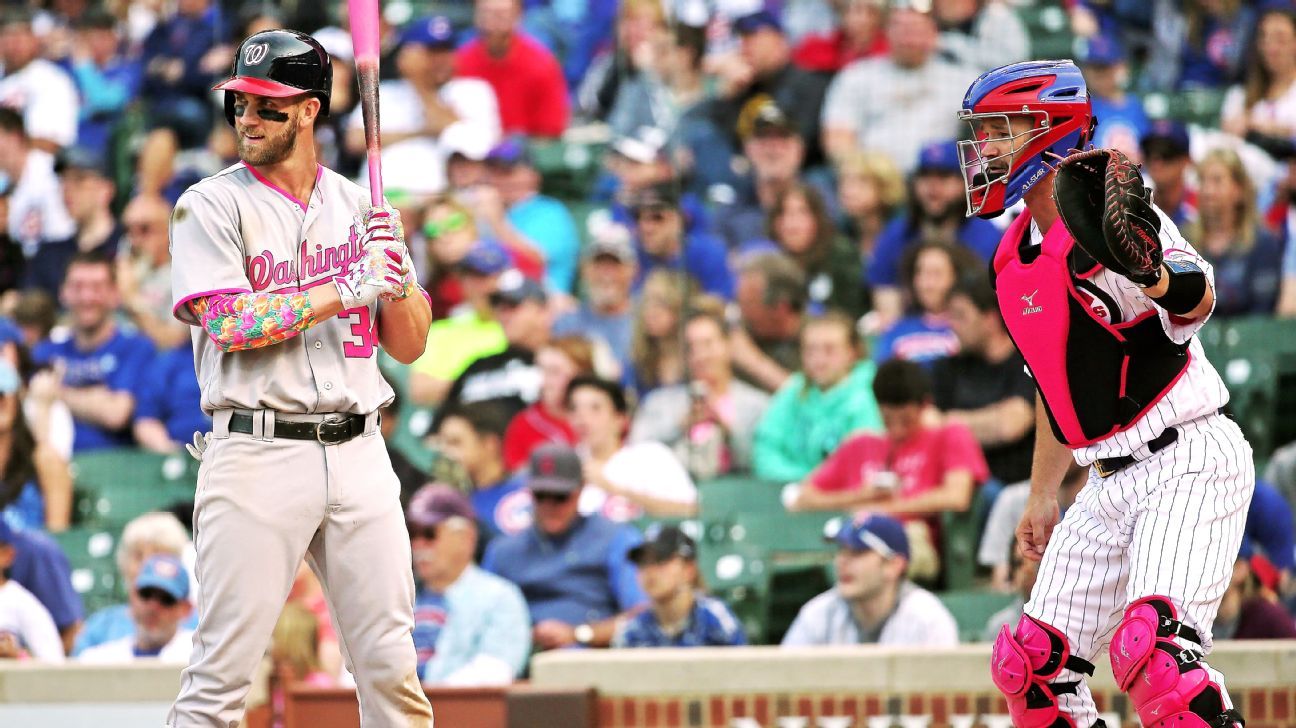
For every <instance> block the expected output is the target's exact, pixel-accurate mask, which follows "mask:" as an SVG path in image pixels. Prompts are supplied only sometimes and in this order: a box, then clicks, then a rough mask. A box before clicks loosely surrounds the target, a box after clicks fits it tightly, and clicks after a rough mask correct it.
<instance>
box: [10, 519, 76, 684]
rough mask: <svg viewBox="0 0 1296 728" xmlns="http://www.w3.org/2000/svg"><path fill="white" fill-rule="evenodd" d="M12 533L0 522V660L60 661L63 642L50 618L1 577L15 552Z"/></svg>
mask: <svg viewBox="0 0 1296 728" xmlns="http://www.w3.org/2000/svg"><path fill="white" fill-rule="evenodd" d="M12 539H13V530H12V529H10V527H9V525H8V524H7V523H5V521H4V520H3V519H0V659H5V658H17V657H20V656H22V655H23V654H24V653H25V654H26V655H28V656H30V657H32V658H34V659H37V660H43V661H46V662H62V661H63V640H62V638H60V637H59V631H58V627H56V626H54V618H53V617H51V616H50V613H49V611H48V610H47V609H45V607H44V605H42V604H41V603H40V600H38V599H37V598H36V597H35V596H33V595H32V593H31V592H29V591H27V590H26V589H25V588H23V585H22V584H19V583H18V582H16V581H10V580H9V578H8V577H6V576H5V573H6V571H8V569H9V567H10V566H13V562H14V556H15V554H16V551H15V549H14V547H13V544H12V543H11V540H12Z"/></svg>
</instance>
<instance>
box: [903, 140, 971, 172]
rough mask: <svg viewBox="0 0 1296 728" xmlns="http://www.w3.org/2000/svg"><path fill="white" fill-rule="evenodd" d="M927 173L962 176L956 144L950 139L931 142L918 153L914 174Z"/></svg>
mask: <svg viewBox="0 0 1296 728" xmlns="http://www.w3.org/2000/svg"><path fill="white" fill-rule="evenodd" d="M929 172H942V173H948V174H957V175H961V174H963V166H962V164H961V163H960V162H959V153H958V142H955V141H954V140H952V139H950V140H946V141H939V142H932V143H930V144H928V145H926V146H924V147H923V148H922V151H920V152H918V166H917V167H916V168H915V169H914V174H927V173H929Z"/></svg>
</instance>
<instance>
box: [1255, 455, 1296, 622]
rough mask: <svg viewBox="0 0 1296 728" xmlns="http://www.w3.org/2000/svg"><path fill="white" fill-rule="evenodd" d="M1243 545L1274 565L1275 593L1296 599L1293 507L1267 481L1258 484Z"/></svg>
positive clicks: (1295, 536) (1295, 527) (1280, 492)
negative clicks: (1275, 576) (1275, 577)
mask: <svg viewBox="0 0 1296 728" xmlns="http://www.w3.org/2000/svg"><path fill="white" fill-rule="evenodd" d="M1242 544H1243V547H1244V548H1248V549H1250V550H1252V551H1256V552H1259V553H1261V554H1263V555H1264V556H1265V557H1266V558H1267V559H1268V560H1269V562H1270V563H1272V564H1273V568H1274V573H1275V574H1276V575H1277V579H1276V582H1277V583H1276V585H1275V586H1274V590H1275V591H1276V592H1277V593H1278V595H1279V596H1280V597H1282V598H1284V599H1290V598H1292V597H1296V520H1293V517H1292V505H1291V504H1290V503H1288V502H1287V499H1286V498H1284V497H1283V494H1282V491H1280V490H1278V488H1276V487H1275V486H1274V485H1273V484H1272V483H1271V482H1269V480H1267V479H1264V480H1257V481H1256V485H1255V491H1254V492H1253V493H1252V495H1251V505H1250V507H1249V508H1248V509H1247V520H1246V527H1245V528H1244V530H1243V533H1242Z"/></svg>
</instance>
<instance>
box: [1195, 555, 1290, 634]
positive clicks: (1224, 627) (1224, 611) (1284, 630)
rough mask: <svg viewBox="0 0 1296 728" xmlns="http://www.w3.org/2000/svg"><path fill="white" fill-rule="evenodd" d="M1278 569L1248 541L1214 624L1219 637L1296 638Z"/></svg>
mask: <svg viewBox="0 0 1296 728" xmlns="http://www.w3.org/2000/svg"><path fill="white" fill-rule="evenodd" d="M1278 579H1279V577H1278V570H1277V569H1275V568H1274V565H1273V563H1272V562H1271V561H1269V559H1268V558H1266V557H1265V556H1264V555H1263V554H1261V553H1258V552H1256V551H1254V549H1252V548H1251V546H1250V544H1247V543H1246V542H1245V541H1244V542H1243V544H1242V548H1241V550H1240V551H1239V552H1238V557H1237V560H1236V561H1235V562H1233V574H1232V578H1231V579H1230V580H1229V585H1228V588H1227V589H1226V590H1225V592H1224V597H1223V598H1222V599H1221V600H1220V606H1219V613H1218V614H1217V615H1216V617H1215V622H1214V623H1213V625H1212V627H1211V637H1212V638H1214V639H1216V640H1222V639H1238V640H1273V639H1278V640H1290V639H1296V621H1293V619H1292V615H1291V614H1289V613H1288V612H1287V610H1286V609H1283V606H1282V604H1281V603H1280V602H1279V600H1278V594H1277V590H1278V587H1279V583H1278Z"/></svg>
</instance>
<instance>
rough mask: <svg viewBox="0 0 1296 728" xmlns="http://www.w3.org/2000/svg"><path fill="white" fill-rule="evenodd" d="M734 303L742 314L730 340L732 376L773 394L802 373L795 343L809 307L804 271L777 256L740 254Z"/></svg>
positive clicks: (780, 255) (788, 260) (798, 350)
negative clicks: (797, 373) (732, 363)
mask: <svg viewBox="0 0 1296 728" xmlns="http://www.w3.org/2000/svg"><path fill="white" fill-rule="evenodd" d="M734 302H735V303H736V304H737V306H738V313H739V315H740V319H739V325H736V326H734V329H733V333H732V334H731V335H730V339H731V341H732V344H733V357H734V371H735V372H736V373H737V374H738V376H739V377H741V378H742V379H743V381H746V382H748V383H750V384H753V385H755V386H757V387H760V388H761V389H764V390H765V391H767V392H773V391H774V390H776V389H778V388H779V387H780V386H782V385H783V383H784V382H785V381H786V380H787V378H788V377H789V376H791V374H792V372H795V371H797V370H798V369H800V368H801V349H800V344H799V343H798V339H799V338H800V334H801V325H802V323H803V322H804V321H805V316H806V307H807V304H808V303H809V296H808V295H807V292H806V276H805V272H804V271H803V270H802V269H801V266H799V265H797V263H796V261H795V260H793V259H792V258H791V257H790V256H788V255H785V254H783V253H780V252H777V251H763V252H752V253H748V254H746V255H743V256H741V257H740V258H739V260H738V283H737V286H736V290H735V294H734Z"/></svg>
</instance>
